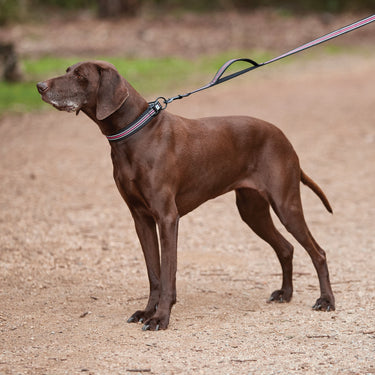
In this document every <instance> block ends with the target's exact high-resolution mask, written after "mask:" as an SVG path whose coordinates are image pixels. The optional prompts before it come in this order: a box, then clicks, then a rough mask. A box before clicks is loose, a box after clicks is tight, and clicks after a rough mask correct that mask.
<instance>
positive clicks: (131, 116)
mask: <svg viewBox="0 0 375 375" xmlns="http://www.w3.org/2000/svg"><path fill="white" fill-rule="evenodd" d="M37 89H38V91H39V93H40V94H41V97H42V99H43V100H44V101H45V102H47V103H50V104H52V105H53V106H54V107H56V108H57V109H58V110H61V111H68V112H76V113H77V114H78V113H79V111H82V112H84V113H85V114H86V115H87V116H88V117H89V118H91V119H92V120H93V121H94V122H96V123H97V124H98V126H99V128H100V130H101V132H102V133H103V134H104V135H105V136H107V137H108V139H110V140H111V137H116V136H114V135H116V134H121V132H123V129H124V126H128V125H129V124H133V123H134V120H135V119H138V118H139V116H140V115H141V114H142V113H144V112H145V111H146V112H147V109H148V108H149V104H148V103H147V102H146V100H145V99H144V98H143V97H142V96H141V95H140V94H139V93H138V92H137V91H136V90H135V89H134V88H133V87H132V86H131V85H130V84H129V83H128V82H127V81H126V80H125V78H123V77H122V76H121V75H120V74H119V73H118V72H117V70H116V68H115V67H114V66H113V65H112V64H109V63H107V62H104V61H86V62H79V63H77V64H75V65H73V66H71V67H69V68H68V69H67V70H66V73H65V74H64V75H62V76H59V77H56V78H52V79H49V80H46V81H43V82H39V83H38V84H37ZM128 128H129V127H127V128H126V129H128ZM110 146H111V158H112V162H113V175H114V180H115V182H116V185H117V188H118V190H119V192H120V194H121V196H122V197H123V199H124V201H125V202H126V204H127V205H128V207H129V209H130V212H131V214H132V217H133V219H134V223H135V229H136V232H137V235H138V238H139V241H140V244H141V247H142V250H143V253H144V257H145V262H146V267H147V272H148V279H149V284H150V292H149V299H148V302H147V305H146V307H145V309H144V310H139V311H136V312H135V313H134V314H133V315H132V316H131V317H130V318H129V319H128V322H129V323H131V322H141V323H143V327H142V329H143V330H159V329H166V328H167V327H168V324H169V321H170V314H171V309H172V306H173V305H174V304H175V303H176V270H177V236H178V223H179V219H180V217H182V216H184V215H186V214H187V213H189V212H190V211H192V210H194V209H195V208H196V207H198V206H199V205H201V204H202V203H204V202H206V201H207V200H209V199H212V198H215V197H217V196H219V195H222V194H225V193H227V192H229V191H232V190H234V191H235V194H236V204H237V207H238V210H239V214H240V216H241V218H242V220H243V221H244V222H245V223H246V224H248V226H249V227H250V228H251V229H252V230H253V231H254V232H255V233H256V234H257V235H258V236H259V237H261V238H262V239H263V240H264V241H266V242H267V243H268V244H269V245H271V247H272V248H273V249H274V250H275V252H276V254H277V257H278V259H279V261H280V264H281V268H282V285H281V289H279V290H275V291H274V292H273V293H272V294H271V297H270V298H269V301H276V302H289V301H290V300H291V298H292V293H293V283H292V258H293V247H292V245H291V244H290V243H289V242H288V241H287V240H286V239H285V238H284V237H283V236H282V235H281V234H280V232H279V231H278V230H277V229H276V228H275V226H274V224H273V221H272V218H271V216H270V207H272V209H273V210H274V212H275V213H276V215H277V216H278V218H279V219H280V221H281V223H282V224H283V225H284V226H285V228H286V229H287V230H288V231H289V232H290V233H291V234H292V235H293V236H294V237H295V239H296V240H297V241H298V242H299V243H300V244H301V245H302V246H303V247H304V248H305V250H306V251H307V252H308V254H309V255H310V257H311V260H312V262H313V265H314V267H315V269H316V271H317V274H318V278H319V284H320V297H319V298H318V299H317V301H316V302H315V304H314V306H313V309H315V310H324V311H329V310H334V309H335V299H334V295H333V292H332V289H331V283H330V280H329V272H328V266H327V260H326V255H325V252H324V250H323V249H322V248H321V247H320V246H319V245H318V243H317V242H316V241H315V239H314V238H313V237H312V235H311V233H310V231H309V229H308V227H307V224H306V222H305V219H304V214H303V209H302V202H301V196H300V182H302V183H303V184H305V185H307V186H308V187H309V188H311V189H312V190H313V191H314V192H315V193H316V194H317V195H318V196H319V198H320V199H321V201H322V203H323V204H324V206H325V207H326V209H327V210H328V211H329V212H331V213H332V209H331V206H330V204H329V202H328V199H327V198H326V196H325V194H324V193H323V191H322V190H321V188H320V187H319V186H318V185H317V184H316V183H315V182H314V181H313V180H312V179H311V178H310V177H308V176H307V174H305V173H304V172H303V171H302V169H301V167H300V164H299V160H298V156H297V154H296V152H295V151H294V149H293V147H292V145H291V144H290V142H289V141H288V139H287V138H286V136H285V135H284V134H283V133H282V132H281V130H279V129H278V128H277V127H275V126H274V125H272V124H270V123H268V122H265V121H263V120H259V119H255V118H252V117H246V116H227V117H208V118H202V119H187V118H183V117H180V116H177V115H174V114H172V113H170V112H168V111H166V110H162V111H159V112H158V114H157V115H155V114H153V116H151V118H150V119H149V122H148V123H147V125H145V126H143V127H141V128H140V129H138V130H137V131H136V132H134V133H132V134H131V136H127V137H125V138H120V139H117V140H116V141H111V142H110ZM158 235H159V241H160V251H159V241H158Z"/></svg>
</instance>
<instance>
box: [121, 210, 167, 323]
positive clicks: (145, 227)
mask: <svg viewBox="0 0 375 375" xmlns="http://www.w3.org/2000/svg"><path fill="white" fill-rule="evenodd" d="M132 215H133V219H134V223H135V229H136V231H137V235H138V238H139V242H140V243H141V247H142V251H143V255H144V257H145V261H146V267H147V274H148V279H149V283H150V295H149V299H148V303H147V306H146V308H145V309H144V310H138V311H136V312H135V313H134V314H133V315H132V316H131V317H130V318H129V319H128V323H137V322H141V323H143V322H145V321H147V320H148V319H149V318H151V317H152V316H153V315H154V313H155V311H156V309H157V306H158V303H159V297H160V257H159V244H158V237H157V233H156V223H155V220H154V218H153V217H152V216H149V215H147V214H145V213H144V212H140V211H137V210H132Z"/></svg>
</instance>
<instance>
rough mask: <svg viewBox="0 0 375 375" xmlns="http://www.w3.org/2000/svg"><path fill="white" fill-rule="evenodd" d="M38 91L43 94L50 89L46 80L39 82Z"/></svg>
mask: <svg viewBox="0 0 375 375" xmlns="http://www.w3.org/2000/svg"><path fill="white" fill-rule="evenodd" d="M36 87H37V89H38V91H39V93H40V94H43V93H44V92H46V91H47V90H48V88H49V87H48V85H47V83H46V82H39V83H38V84H37V85H36Z"/></svg>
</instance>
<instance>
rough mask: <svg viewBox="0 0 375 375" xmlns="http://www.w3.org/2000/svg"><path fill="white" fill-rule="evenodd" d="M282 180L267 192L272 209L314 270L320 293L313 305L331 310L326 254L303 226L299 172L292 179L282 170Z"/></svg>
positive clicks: (332, 300) (332, 307)
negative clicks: (306, 253) (311, 263)
mask: <svg viewBox="0 0 375 375" xmlns="http://www.w3.org/2000/svg"><path fill="white" fill-rule="evenodd" d="M289 177H290V176H289ZM283 181H284V184H281V185H279V186H278V187H277V189H274V191H273V192H272V191H270V200H271V205H272V208H273V209H274V211H275V212H276V214H277V216H278V217H279V219H280V221H281V222H282V224H283V225H284V226H285V228H286V229H287V230H288V232H290V233H291V234H292V235H293V236H294V238H295V239H296V240H297V241H298V242H299V243H300V244H301V245H302V246H303V247H304V249H305V250H306V251H307V252H308V254H309V255H310V257H311V260H312V262H313V264H314V267H315V269H316V271H317V274H318V278H319V284H320V293H321V295H320V298H318V300H317V301H316V303H315V305H314V306H313V308H314V309H315V310H325V311H329V310H334V309H335V299H334V296H333V292H332V289H331V283H330V280H329V272H328V266H327V260H326V254H325V252H324V250H323V249H322V248H321V247H320V246H319V245H318V243H317V242H316V241H315V239H314V238H313V236H312V235H311V233H310V231H309V228H308V227H307V224H306V221H305V218H304V215H303V209H302V202H301V196H300V182H299V175H298V174H296V176H295V178H287V174H286V173H285V174H284V179H283Z"/></svg>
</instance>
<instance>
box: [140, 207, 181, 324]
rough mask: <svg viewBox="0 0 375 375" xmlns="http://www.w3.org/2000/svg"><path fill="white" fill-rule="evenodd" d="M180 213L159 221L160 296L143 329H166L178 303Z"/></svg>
mask: <svg viewBox="0 0 375 375" xmlns="http://www.w3.org/2000/svg"><path fill="white" fill-rule="evenodd" d="M178 221H179V217H178V215H177V214H176V215H167V216H166V217H162V218H161V219H160V221H159V223H158V229H159V236H160V246H161V271H160V298H159V304H158V306H157V310H156V312H155V314H154V315H153V316H152V317H151V318H150V319H148V320H147V321H146V322H145V324H144V326H143V330H152V331H154V330H158V329H166V328H167V327H168V324H169V317H170V314H171V309H172V306H173V305H174V304H175V303H176V272H177V235H178Z"/></svg>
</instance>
